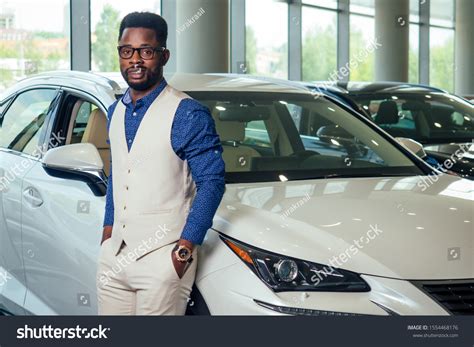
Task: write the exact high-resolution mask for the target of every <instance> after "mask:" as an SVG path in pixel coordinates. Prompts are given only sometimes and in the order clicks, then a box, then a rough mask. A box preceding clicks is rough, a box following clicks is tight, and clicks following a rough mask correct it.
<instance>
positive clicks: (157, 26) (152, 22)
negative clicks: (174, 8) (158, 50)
mask: <svg viewBox="0 0 474 347" xmlns="http://www.w3.org/2000/svg"><path fill="white" fill-rule="evenodd" d="M126 28H147V29H152V30H154V31H155V34H156V40H157V41H158V42H159V43H160V44H161V46H162V47H166V40H167V39H168V24H167V23H166V21H165V20H164V18H163V17H161V16H159V15H157V14H155V13H151V12H132V13H129V14H127V15H126V16H125V17H123V19H122V22H121V23H120V29H119V37H118V39H119V40H120V39H121V38H122V34H123V31H124V30H125V29H126Z"/></svg>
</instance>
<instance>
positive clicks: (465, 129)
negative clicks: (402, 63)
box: [353, 93, 474, 143]
mask: <svg viewBox="0 0 474 347" xmlns="http://www.w3.org/2000/svg"><path fill="white" fill-rule="evenodd" d="M353 98H354V99H355V100H356V101H357V102H358V103H359V104H360V105H361V106H362V107H363V108H364V109H366V110H368V111H369V112H370V114H371V116H372V119H373V121H374V122H375V123H377V125H379V126H380V127H381V128H383V129H384V130H386V131H387V132H388V133H390V134H391V135H392V136H396V137H397V136H399V137H409V138H413V139H415V140H417V141H420V142H423V143H429V142H430V141H431V142H433V143H435V142H437V143H439V142H440V141H442V142H455V141H457V140H458V141H466V140H470V139H472V138H473V137H474V106H473V105H471V104H469V103H468V102H466V101H465V100H462V99H460V98H458V97H456V96H454V95H449V94H443V93H431V94H425V93H404V94H402V93H400V94H391V95H386V96H381V95H377V94H376V95H373V96H367V95H363V96H357V95H353Z"/></svg>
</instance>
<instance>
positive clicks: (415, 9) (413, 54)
mask: <svg viewBox="0 0 474 347" xmlns="http://www.w3.org/2000/svg"><path fill="white" fill-rule="evenodd" d="M419 4H420V0H410V26H409V48H408V49H409V51H408V82H410V83H418V82H419V81H420V78H419V75H420V68H419V58H420V7H419Z"/></svg>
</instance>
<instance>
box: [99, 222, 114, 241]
mask: <svg viewBox="0 0 474 347" xmlns="http://www.w3.org/2000/svg"><path fill="white" fill-rule="evenodd" d="M111 237H112V225H106V226H105V227H104V231H102V241H100V245H101V246H102V244H103V243H104V241H105V240H107V239H110V238H111Z"/></svg>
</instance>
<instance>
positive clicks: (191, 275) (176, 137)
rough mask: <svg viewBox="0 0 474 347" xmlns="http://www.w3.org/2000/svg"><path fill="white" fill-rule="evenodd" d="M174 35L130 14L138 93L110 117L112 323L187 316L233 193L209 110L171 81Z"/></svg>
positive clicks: (105, 242)
mask: <svg viewBox="0 0 474 347" xmlns="http://www.w3.org/2000/svg"><path fill="white" fill-rule="evenodd" d="M167 33H168V28H167V24H166V22H165V20H164V19H163V18H162V17H160V16H158V15H156V14H153V13H147V12H141V13H138V12H134V13H130V14H128V15H127V16H125V18H124V19H123V20H122V22H121V24H120V30H119V41H118V54H119V60H120V71H121V73H122V76H123V78H124V79H125V81H126V82H127V84H128V86H129V88H128V90H127V92H126V93H125V94H124V96H123V97H122V98H121V99H120V100H119V101H117V102H115V103H114V104H113V105H112V106H111V107H110V109H109V112H108V118H109V123H108V133H109V141H110V146H111V170H110V171H111V173H110V176H109V184H108V187H107V199H106V211H105V217H104V230H103V237H102V243H101V250H100V256H99V265H98V269H97V290H98V293H97V294H98V306H99V314H103V315H135V314H136V315H160V314H174V315H183V314H184V313H185V310H186V304H187V300H188V297H189V294H190V292H191V288H192V285H193V282H194V279H195V274H196V264H197V253H196V247H197V246H198V245H200V244H201V243H202V242H203V239H204V235H205V233H206V231H207V230H208V229H209V228H210V227H211V225H212V219H213V217H214V214H215V212H216V209H217V207H218V205H219V203H220V201H221V199H222V195H223V193H224V189H225V183H224V162H223V160H222V147H221V145H220V140H219V137H218V135H217V133H216V130H215V124H214V121H213V119H212V117H211V115H210V113H209V110H208V109H207V108H205V107H204V106H202V105H201V104H199V103H198V102H197V101H195V100H193V99H191V98H190V97H189V96H188V95H186V94H184V93H182V92H180V91H177V90H176V89H174V88H172V87H171V86H169V85H167V82H166V81H165V79H164V78H163V66H164V65H165V64H166V63H167V61H168V59H169V57H170V52H169V51H168V50H167V49H166V39H167ZM112 164H113V166H112ZM112 177H113V179H112Z"/></svg>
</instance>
